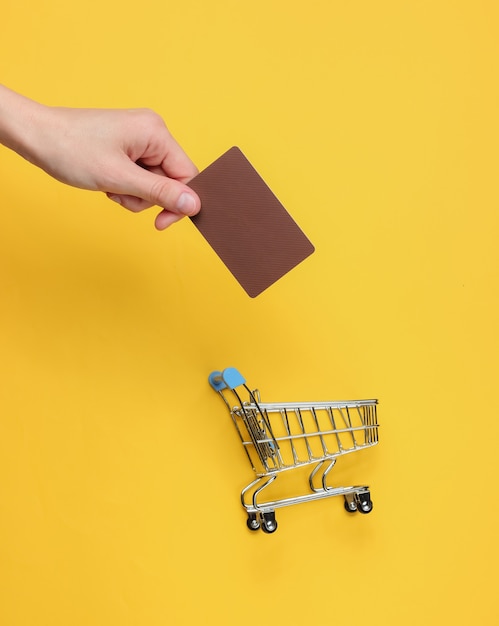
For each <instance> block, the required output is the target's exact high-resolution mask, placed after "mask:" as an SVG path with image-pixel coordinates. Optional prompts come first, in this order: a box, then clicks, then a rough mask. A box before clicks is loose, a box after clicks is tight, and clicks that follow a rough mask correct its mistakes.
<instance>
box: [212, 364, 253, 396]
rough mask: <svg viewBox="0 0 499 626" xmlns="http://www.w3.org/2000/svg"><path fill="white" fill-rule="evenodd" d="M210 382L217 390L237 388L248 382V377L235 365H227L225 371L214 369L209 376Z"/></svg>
mask: <svg viewBox="0 0 499 626" xmlns="http://www.w3.org/2000/svg"><path fill="white" fill-rule="evenodd" d="M208 382H209V383H210V385H211V386H212V387H213V389H214V390H215V391H222V389H235V388H236V387H239V386H240V385H244V384H245V383H246V379H245V378H244V377H243V376H242V374H240V372H238V370H236V368H235V367H227V368H225V369H224V370H223V372H219V371H214V372H212V373H211V374H210V375H209V376H208Z"/></svg>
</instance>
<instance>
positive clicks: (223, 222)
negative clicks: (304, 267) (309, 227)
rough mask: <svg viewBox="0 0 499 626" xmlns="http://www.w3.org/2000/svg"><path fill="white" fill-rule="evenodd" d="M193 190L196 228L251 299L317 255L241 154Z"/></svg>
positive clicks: (225, 158) (229, 156)
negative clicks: (198, 202)
mask: <svg viewBox="0 0 499 626" xmlns="http://www.w3.org/2000/svg"><path fill="white" fill-rule="evenodd" d="M189 187H191V188H192V189H194V191H195V192H196V193H197V194H198V195H199V197H200V198H201V211H200V212H199V213H198V214H197V215H195V216H194V217H192V218H191V219H192V222H193V223H194V224H195V226H196V227H197V228H198V229H199V231H200V232H201V234H202V235H203V236H204V237H205V239H206V240H207V241H208V243H209V244H210V245H211V246H212V247H213V249H214V250H215V252H216V253H217V254H218V256H219V257H220V258H221V259H222V261H223V262H224V263H225V265H226V266H227V267H228V269H229V270H230V271H231V272H232V274H233V275H234V277H235V278H236V280H237V281H238V282H239V283H240V284H241V286H242V287H243V289H244V290H245V291H246V293H247V294H248V295H249V296H251V297H252V298H254V297H255V296H257V295H258V294H260V293H261V292H262V291H263V290H264V289H267V287H269V286H270V285H272V284H273V283H275V282H276V280H278V279H279V278H281V276H283V275H284V274H286V273H287V272H289V270H291V269H292V268H293V267H295V266H296V265H298V263H300V262H301V261H303V260H304V259H305V258H306V257H308V256H309V255H310V254H312V252H313V251H314V247H313V245H312V244H311V243H310V241H309V240H308V239H307V237H306V236H305V235H304V234H303V232H302V231H301V230H300V228H299V227H298V226H297V224H296V222H294V220H293V219H292V217H291V216H290V215H289V213H288V212H287V211H286V209H285V208H284V207H283V206H282V204H281V203H280V202H279V200H278V199H277V198H276V197H275V195H274V194H273V193H272V191H271V190H270V189H269V187H268V186H267V185H266V183H265V182H264V181H263V179H262V178H261V176H260V175H259V174H258V172H257V171H256V170H255V169H254V167H253V166H252V165H251V163H250V162H249V161H248V159H247V158H246V157H245V156H244V154H243V153H242V152H241V150H239V148H236V147H234V148H231V149H230V150H228V151H227V152H226V153H225V154H223V155H222V156H221V157H220V158H219V159H217V160H216V161H215V162H214V163H212V164H211V165H209V166H208V167H207V168H206V169H205V170H203V171H202V172H201V173H200V174H198V175H197V176H196V177H195V178H193V179H192V180H191V181H190V182H189Z"/></svg>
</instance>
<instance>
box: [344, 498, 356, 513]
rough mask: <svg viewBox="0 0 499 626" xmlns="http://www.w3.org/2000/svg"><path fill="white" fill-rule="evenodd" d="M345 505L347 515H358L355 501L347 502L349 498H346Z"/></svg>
mask: <svg viewBox="0 0 499 626" xmlns="http://www.w3.org/2000/svg"><path fill="white" fill-rule="evenodd" d="M343 504H344V505H345V511H346V512H347V513H357V505H356V504H355V500H347V498H345V502H344V503H343Z"/></svg>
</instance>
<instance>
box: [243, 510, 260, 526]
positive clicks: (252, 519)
mask: <svg viewBox="0 0 499 626" xmlns="http://www.w3.org/2000/svg"><path fill="white" fill-rule="evenodd" d="M246 525H247V526H248V528H249V529H250V530H258V529H259V528H260V522H259V521H258V519H257V517H256V513H248V519H247V520H246Z"/></svg>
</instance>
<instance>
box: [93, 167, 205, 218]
mask: <svg viewBox="0 0 499 626" xmlns="http://www.w3.org/2000/svg"><path fill="white" fill-rule="evenodd" d="M158 169H159V168H158ZM106 192H107V195H108V196H109V197H110V198H111V199H112V200H114V201H116V202H119V203H120V204H121V205H122V206H124V207H125V208H126V209H129V210H130V211H134V212H138V211H142V210H143V209H146V208H149V207H151V206H153V205H157V206H160V207H162V208H163V209H165V210H166V211H169V212H172V213H176V214H178V215H195V214H196V213H197V212H198V211H199V209H200V208H201V201H200V199H199V197H198V195H197V194H196V193H195V192H194V191H193V190H192V189H191V188H190V187H188V186H187V185H185V184H184V183H181V182H180V181H178V180H175V179H174V178H168V177H167V176H166V175H165V174H157V173H155V172H151V171H149V170H147V169H144V168H143V167H140V166H139V165H137V164H136V163H133V162H129V163H128V166H127V167H126V168H122V171H121V176H120V182H119V183H117V184H116V185H115V186H113V188H112V189H108V190H106Z"/></svg>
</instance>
